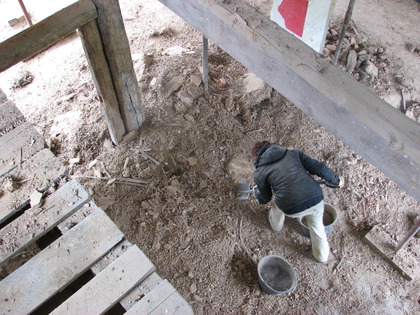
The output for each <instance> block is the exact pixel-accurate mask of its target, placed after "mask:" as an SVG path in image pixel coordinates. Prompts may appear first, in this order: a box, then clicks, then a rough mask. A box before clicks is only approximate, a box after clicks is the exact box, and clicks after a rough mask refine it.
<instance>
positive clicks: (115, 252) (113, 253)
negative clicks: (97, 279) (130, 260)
mask: <svg viewBox="0 0 420 315" xmlns="http://www.w3.org/2000/svg"><path fill="white" fill-rule="evenodd" d="M132 246H133V244H131V243H130V242H129V241H128V240H123V241H121V242H120V243H118V244H117V245H115V246H114V247H113V248H112V249H111V250H110V251H109V253H108V254H106V255H105V256H104V257H103V258H102V259H101V260H100V261H98V262H97V263H96V264H94V265H93V266H92V267H91V268H90V271H92V273H93V274H94V275H97V274H99V273H101V272H102V270H104V269H105V268H107V267H108V266H109V265H110V264H111V263H112V262H114V261H115V260H117V259H118V258H119V257H120V256H121V255H123V254H124V253H125V252H126V251H127V250H128V249H129V248H131V247H132Z"/></svg>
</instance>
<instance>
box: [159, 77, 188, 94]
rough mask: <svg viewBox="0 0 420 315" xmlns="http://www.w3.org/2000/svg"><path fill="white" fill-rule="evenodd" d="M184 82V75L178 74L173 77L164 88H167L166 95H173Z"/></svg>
mask: <svg viewBox="0 0 420 315" xmlns="http://www.w3.org/2000/svg"><path fill="white" fill-rule="evenodd" d="M183 83H184V78H183V77H182V76H177V77H174V78H172V79H171V80H170V81H169V82H168V83H167V84H165V87H164V90H166V92H165V95H166V97H169V96H171V95H172V94H174V93H175V92H176V91H178V90H179V89H180V88H181V86H182V84H183Z"/></svg>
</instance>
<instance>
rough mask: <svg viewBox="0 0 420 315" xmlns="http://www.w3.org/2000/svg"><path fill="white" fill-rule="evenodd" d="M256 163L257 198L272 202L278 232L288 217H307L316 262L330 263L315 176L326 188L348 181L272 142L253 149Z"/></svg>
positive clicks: (272, 221)
mask: <svg viewBox="0 0 420 315" xmlns="http://www.w3.org/2000/svg"><path fill="white" fill-rule="evenodd" d="M252 155H253V158H254V160H255V163H254V165H255V171H254V173H253V177H254V181H255V184H256V186H255V187H254V188H253V191H254V195H255V197H256V199H257V201H258V203H259V204H267V203H269V202H270V201H271V199H272V196H273V194H274V200H273V201H272V203H271V209H270V211H269V214H268V220H269V222H270V226H271V228H272V229H273V230H274V231H277V232H278V231H280V230H281V229H282V227H283V223H284V218H285V216H288V217H292V218H297V219H299V218H301V217H304V216H305V217H306V222H307V224H308V228H309V233H310V236H311V243H312V254H313V255H314V257H315V259H316V260H317V261H319V262H321V263H324V264H326V263H327V262H328V256H329V251H330V248H329V245H328V240H327V235H326V233H325V227H324V224H323V214H324V196H323V192H322V189H321V187H320V182H317V181H316V180H315V179H314V178H313V177H312V176H311V175H317V176H319V177H321V178H322V179H323V180H324V181H325V182H324V183H325V184H326V185H328V186H331V187H337V188H338V187H343V186H344V178H343V177H342V176H339V175H338V174H336V173H335V172H333V171H332V170H331V169H330V168H328V167H327V166H326V165H325V163H324V162H320V161H317V160H315V159H312V158H310V157H309V156H307V155H306V154H304V153H303V152H302V151H299V150H292V149H287V148H285V147H282V146H280V145H278V144H274V143H270V142H268V141H259V142H256V143H255V144H254V146H253V149H252Z"/></svg>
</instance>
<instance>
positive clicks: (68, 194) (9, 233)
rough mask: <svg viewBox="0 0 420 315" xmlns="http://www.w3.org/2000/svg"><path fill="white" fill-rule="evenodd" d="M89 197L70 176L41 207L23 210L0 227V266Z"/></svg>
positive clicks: (67, 215)
mask: <svg viewBox="0 0 420 315" xmlns="http://www.w3.org/2000/svg"><path fill="white" fill-rule="evenodd" d="M89 200H90V196H89V195H88V193H87V192H86V190H85V189H84V188H83V187H82V186H81V185H80V184H79V182H78V181H77V180H75V179H73V180H72V181H70V182H68V183H66V184H65V185H63V186H62V187H60V188H59V189H58V190H57V191H56V192H54V193H53V194H52V195H51V196H49V197H48V198H46V199H45V202H44V204H43V205H42V207H34V208H30V209H28V210H26V211H25V213H24V214H23V215H21V216H20V217H19V218H17V219H16V220H14V221H13V222H11V223H10V224H8V225H7V226H5V227H4V228H3V229H1V230H0V239H1V240H2V243H1V244H0V267H1V266H2V265H4V264H5V263H7V262H8V261H9V259H11V258H13V257H14V256H16V255H17V254H19V253H20V252H21V251H22V250H24V249H25V248H26V247H27V246H29V245H31V244H32V243H33V242H35V241H36V240H37V239H39V238H40V237H42V236H43V235H45V234H46V233H48V232H49V231H51V230H52V229H53V228H54V227H55V226H56V225H57V224H58V223H60V222H61V221H63V220H64V219H65V218H67V217H69V216H70V215H71V214H73V213H74V212H75V211H77V210H78V209H80V208H81V207H83V205H84V204H85V203H87V202H89Z"/></svg>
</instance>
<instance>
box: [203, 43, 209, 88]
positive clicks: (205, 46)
mask: <svg viewBox="0 0 420 315" xmlns="http://www.w3.org/2000/svg"><path fill="white" fill-rule="evenodd" d="M203 82H204V91H206V92H207V91H208V90H209V41H208V39H207V37H206V36H204V35H203Z"/></svg>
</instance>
